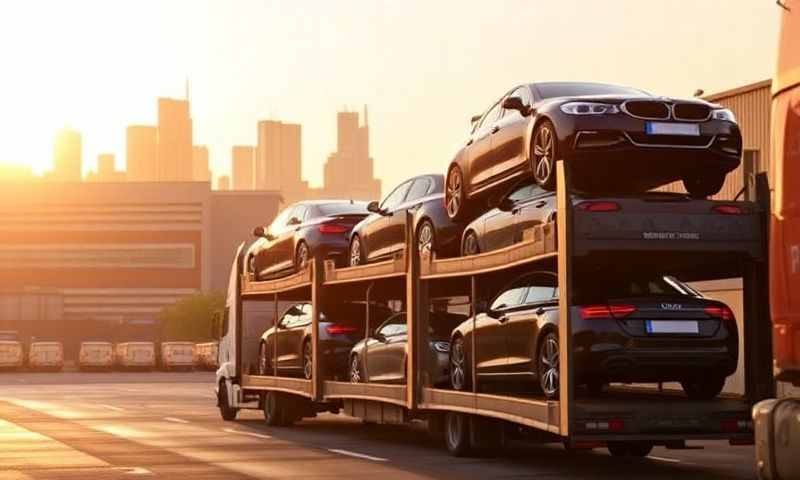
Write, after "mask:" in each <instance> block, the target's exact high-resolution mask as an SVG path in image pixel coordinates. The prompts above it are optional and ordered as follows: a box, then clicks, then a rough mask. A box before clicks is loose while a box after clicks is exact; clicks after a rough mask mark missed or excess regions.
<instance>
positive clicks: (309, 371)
mask: <svg viewBox="0 0 800 480" xmlns="http://www.w3.org/2000/svg"><path fill="white" fill-rule="evenodd" d="M313 363H314V360H313V357H312V352H311V343H310V342H306V343H305V345H304V346H303V376H304V377H305V378H306V380H311V376H312V375H313Z"/></svg>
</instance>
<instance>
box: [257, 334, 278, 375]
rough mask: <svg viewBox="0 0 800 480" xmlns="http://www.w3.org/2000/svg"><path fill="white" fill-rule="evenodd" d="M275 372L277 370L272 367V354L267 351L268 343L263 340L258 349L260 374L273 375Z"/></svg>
mask: <svg viewBox="0 0 800 480" xmlns="http://www.w3.org/2000/svg"><path fill="white" fill-rule="evenodd" d="M273 373H275V372H274V370H273V369H272V362H271V361H270V356H269V353H268V352H267V344H266V343H264V342H261V346H260V347H259V349H258V374H259V375H272V374H273Z"/></svg>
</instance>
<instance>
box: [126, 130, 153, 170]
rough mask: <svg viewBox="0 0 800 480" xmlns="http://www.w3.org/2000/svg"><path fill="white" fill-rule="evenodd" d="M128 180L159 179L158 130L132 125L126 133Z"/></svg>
mask: <svg viewBox="0 0 800 480" xmlns="http://www.w3.org/2000/svg"><path fill="white" fill-rule="evenodd" d="M125 135H126V142H127V143H126V151H125V161H126V168H125V169H126V170H127V172H126V178H127V179H128V181H133V182H154V181H156V180H157V179H158V128H156V127H152V126H149V125H131V126H129V127H128V128H127V130H126V132H125Z"/></svg>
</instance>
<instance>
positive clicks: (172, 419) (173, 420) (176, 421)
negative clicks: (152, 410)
mask: <svg viewBox="0 0 800 480" xmlns="http://www.w3.org/2000/svg"><path fill="white" fill-rule="evenodd" d="M164 420H166V421H168V422H175V423H189V420H184V419H182V418H175V417H164Z"/></svg>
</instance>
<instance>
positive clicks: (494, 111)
mask: <svg viewBox="0 0 800 480" xmlns="http://www.w3.org/2000/svg"><path fill="white" fill-rule="evenodd" d="M503 98H505V97H503ZM503 98H501V99H500V100H498V101H497V103H495V104H494V105H493V106H492V108H490V109H489V111H488V112H486V114H485V115H484V116H483V118H482V119H481V123H480V125H479V126H478V128H476V129H475V130H476V131H477V130H480V129H482V128H487V127H489V126H490V125H492V124H493V123H494V122H495V121H496V120H497V119H498V118H499V117H500V113H501V111H502V109H503V107H502V106H501V105H500V104H501V103H503Z"/></svg>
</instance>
